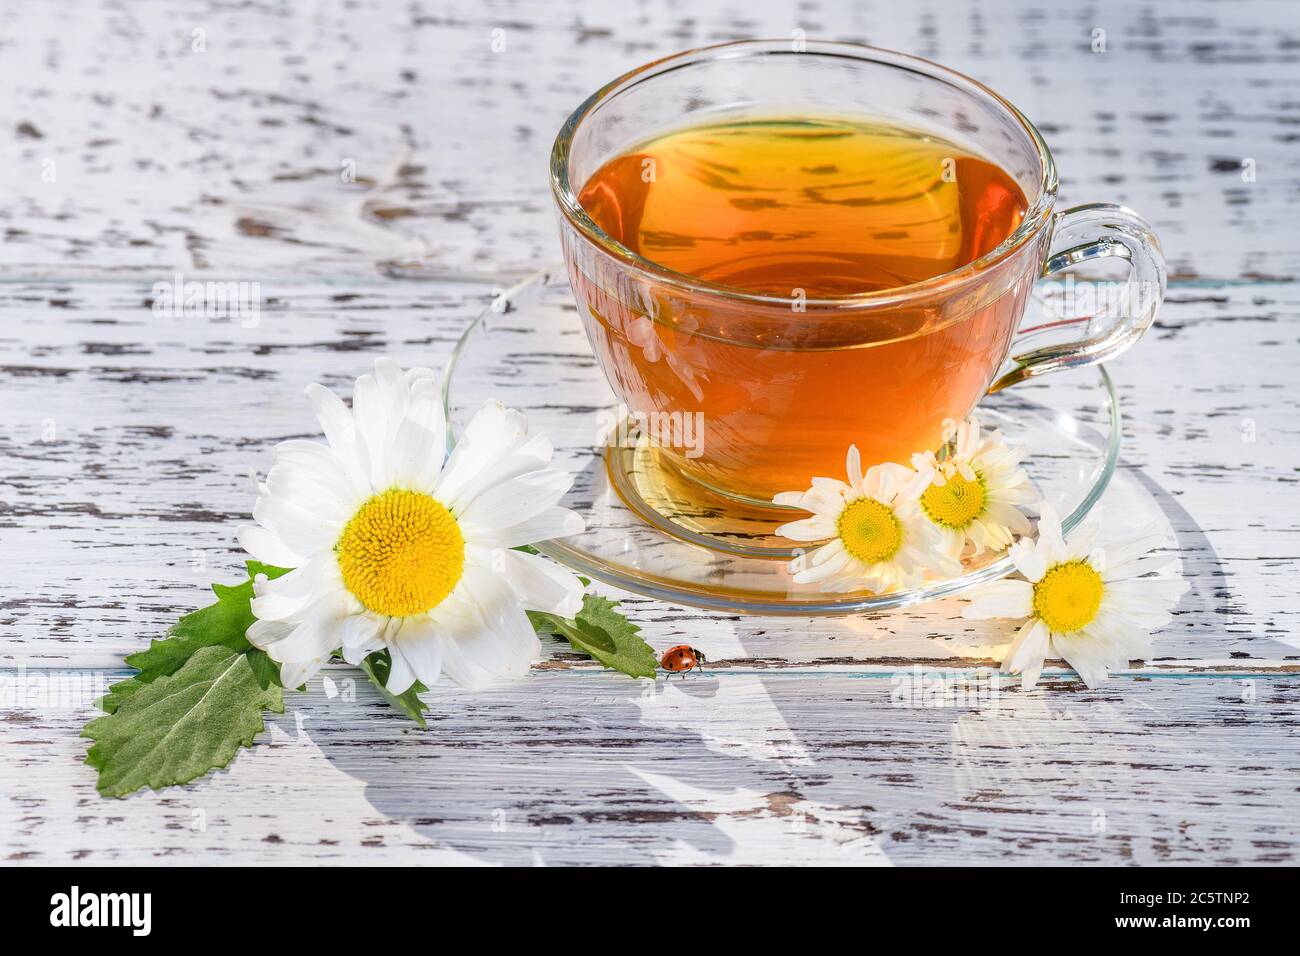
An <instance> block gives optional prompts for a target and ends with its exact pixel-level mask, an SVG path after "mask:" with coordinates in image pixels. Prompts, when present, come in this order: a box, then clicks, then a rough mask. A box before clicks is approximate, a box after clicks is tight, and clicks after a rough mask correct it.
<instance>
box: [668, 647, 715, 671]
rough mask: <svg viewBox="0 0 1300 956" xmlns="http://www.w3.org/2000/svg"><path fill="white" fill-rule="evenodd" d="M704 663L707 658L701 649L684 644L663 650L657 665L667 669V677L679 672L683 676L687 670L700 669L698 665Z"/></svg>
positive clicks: (706, 661)
mask: <svg viewBox="0 0 1300 956" xmlns="http://www.w3.org/2000/svg"><path fill="white" fill-rule="evenodd" d="M706 663H708V660H707V658H705V656H704V654H703V653H702V652H701V651H698V650H696V649H695V648H694V647H689V646H687V645H686V644H678V645H677V646H676V647H670V648H668V650H666V651H664V656H663V657H661V658H660V659H659V666H660V667H662V668H663V669H664V670H666V671H668V676H669V677H672V676H673V674H681V675H682V677H685V676H686V672H687V671H692V670H695V671H697V670H702V669H703V668H701V667H700V665H701V664H706Z"/></svg>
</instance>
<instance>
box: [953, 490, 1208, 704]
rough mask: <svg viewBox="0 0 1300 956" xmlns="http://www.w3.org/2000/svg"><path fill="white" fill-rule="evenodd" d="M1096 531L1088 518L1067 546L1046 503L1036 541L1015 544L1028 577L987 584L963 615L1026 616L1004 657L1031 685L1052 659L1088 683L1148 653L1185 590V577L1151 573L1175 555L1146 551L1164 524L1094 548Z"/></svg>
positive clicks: (1160, 537) (1015, 557)
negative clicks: (1065, 664)
mask: <svg viewBox="0 0 1300 956" xmlns="http://www.w3.org/2000/svg"><path fill="white" fill-rule="evenodd" d="M1095 536H1096V524H1095V522H1085V523H1084V524H1083V525H1081V526H1080V527H1079V528H1077V529H1075V532H1074V534H1073V535H1072V536H1071V540H1070V541H1069V543H1068V544H1067V543H1066V541H1065V539H1064V537H1063V535H1062V534H1061V522H1060V519H1059V518H1058V517H1057V514H1056V511H1055V509H1053V508H1052V507H1051V506H1049V505H1044V506H1043V513H1042V516H1041V517H1040V518H1039V520H1038V539H1037V540H1036V541H1030V540H1028V539H1025V538H1021V539H1020V540H1019V541H1017V542H1016V543H1015V544H1014V545H1012V546H1011V552H1010V555H1011V560H1012V561H1013V562H1015V565H1016V569H1017V570H1018V571H1019V572H1020V573H1021V574H1022V575H1024V578H1025V580H1023V581H1021V580H1012V579H1005V580H1002V581H994V582H993V583H992V584H987V585H985V586H984V587H983V588H981V589H980V590H979V592H977V594H976V595H975V598H974V601H973V602H972V603H971V604H969V605H967V606H966V608H965V609H964V610H963V612H962V614H963V616H964V617H967V618H969V619H971V620H985V619H988V618H1013V619H1019V618H1028V620H1026V621H1025V623H1024V624H1023V625H1022V626H1021V628H1020V630H1019V631H1017V633H1016V636H1015V639H1014V640H1013V641H1012V643H1011V648H1010V650H1008V651H1007V655H1006V657H1005V659H1004V660H1003V662H1002V670H1003V671H1005V672H1007V673H1010V674H1020V675H1021V684H1022V686H1024V687H1025V688H1029V687H1032V686H1033V685H1034V683H1035V682H1036V681H1037V680H1038V675H1039V673H1041V671H1042V669H1043V660H1044V658H1047V657H1059V658H1062V659H1064V660H1065V661H1066V662H1067V663H1069V665H1070V666H1071V667H1073V668H1074V670H1075V671H1076V672H1077V673H1078V674H1079V676H1080V677H1081V678H1083V681H1084V683H1085V684H1087V685H1088V686H1089V687H1096V686H1097V685H1098V684H1099V683H1101V682H1102V681H1103V680H1105V679H1106V677H1107V675H1108V672H1109V671H1110V670H1115V669H1119V668H1122V667H1126V666H1128V662H1129V661H1130V660H1134V659H1142V658H1147V657H1150V655H1151V632H1152V631H1155V630H1159V629H1160V628H1161V627H1164V625H1166V624H1168V623H1169V621H1170V618H1171V616H1172V615H1171V614H1170V609H1171V608H1172V607H1173V605H1174V603H1175V602H1176V601H1177V600H1178V598H1179V597H1181V596H1182V595H1183V594H1184V593H1185V592H1186V591H1187V582H1186V581H1185V580H1184V579H1183V578H1182V577H1181V576H1159V577H1148V576H1146V575H1148V574H1149V573H1150V572H1153V571H1158V570H1159V569H1160V568H1162V567H1164V566H1166V565H1167V564H1169V563H1171V562H1172V561H1174V560H1175V558H1176V555H1174V554H1162V555H1152V554H1149V553H1148V552H1150V551H1151V550H1152V549H1153V548H1155V547H1158V546H1159V545H1160V544H1162V543H1163V542H1164V540H1165V535H1164V532H1163V531H1162V530H1161V529H1160V527H1159V526H1158V525H1154V524H1153V525H1151V526H1150V527H1148V528H1145V529H1143V530H1142V531H1140V532H1138V533H1137V534H1136V535H1135V536H1133V537H1132V538H1130V539H1128V540H1126V541H1122V542H1119V543H1117V544H1114V545H1110V546H1108V547H1105V548H1096V549H1093V540H1094V538H1095Z"/></svg>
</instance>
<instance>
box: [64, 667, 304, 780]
mask: <svg viewBox="0 0 1300 956" xmlns="http://www.w3.org/2000/svg"><path fill="white" fill-rule="evenodd" d="M263 710H271V711H274V712H275V713H277V714H282V713H284V698H283V694H282V691H281V689H280V687H279V686H277V685H271V686H267V687H264V686H262V683H261V680H260V678H259V676H258V673H257V671H256V670H255V667H254V665H253V663H252V662H251V660H250V655H249V653H248V652H240V651H235V650H233V649H231V648H229V647H226V646H224V645H222V644H212V645H209V646H206V647H200V648H199V649H198V650H196V651H195V652H194V654H193V656H192V657H190V658H189V660H187V661H185V663H184V664H182V665H181V666H180V667H179V668H178V669H177V670H176V671H175V673H172V674H164V675H158V676H155V678H154V679H153V680H151V681H149V682H148V683H147V684H144V685H142V686H137V687H136V688H135V690H133V691H132V692H131V693H130V694H129V695H127V696H125V697H124V698H122V699H121V700H119V701H118V702H117V705H116V708H115V710H114V712H113V713H110V714H108V715H106V716H104V717H99V718H97V719H95V720H92V721H91V722H90V723H88V724H87V725H86V727H85V729H84V730H83V731H82V732H81V734H82V736H83V737H89V738H90V739H92V740H94V741H95V743H94V745H93V746H92V747H91V748H90V752H89V753H88V754H87V756H86V763H88V764H89V765H90V766H92V767H94V768H95V769H96V770H98V771H99V783H98V785H97V789H98V790H99V792H100V793H102V794H103V795H104V796H106V797H123V796H126V795H127V794H128V793H134V792H135V791H136V790H139V789H141V788H142V787H151V788H153V789H154V790H160V789H162V788H163V787H170V786H173V785H175V784H181V783H188V782H189V781H191V780H194V779H195V778H197V777H201V776H203V775H204V774H205V773H207V772H208V771H209V770H215V769H217V768H219V767H224V766H226V765H227V764H229V763H230V761H231V760H233V759H234V756H235V754H236V752H237V751H238V750H239V748H240V747H248V746H251V745H252V743H253V738H254V737H256V736H257V735H258V734H259V733H261V732H262V731H263V730H264V729H265V724H264V722H263V720H262V711H263Z"/></svg>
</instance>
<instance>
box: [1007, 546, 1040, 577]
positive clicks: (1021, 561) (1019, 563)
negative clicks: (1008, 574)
mask: <svg viewBox="0 0 1300 956" xmlns="http://www.w3.org/2000/svg"><path fill="white" fill-rule="evenodd" d="M1046 552H1047V549H1046V547H1039V545H1038V542H1036V541H1031V540H1030V539H1028V538H1021V539H1020V540H1019V541H1017V542H1016V543H1015V544H1013V545H1012V546H1011V547H1010V549H1008V551H1007V554H1008V555H1009V556H1010V557H1011V563H1012V564H1014V565H1015V566H1016V570H1017V571H1019V572H1020V573H1021V574H1023V575H1024V576H1025V577H1026V578H1028V579H1029V580H1030V581H1032V582H1034V583H1035V584H1037V583H1038V582H1039V581H1041V580H1042V579H1043V575H1044V574H1046V573H1047V553H1046Z"/></svg>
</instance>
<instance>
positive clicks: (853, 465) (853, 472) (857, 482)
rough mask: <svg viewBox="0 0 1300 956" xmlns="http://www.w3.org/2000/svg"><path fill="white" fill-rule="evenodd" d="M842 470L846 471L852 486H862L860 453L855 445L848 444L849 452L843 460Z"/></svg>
mask: <svg viewBox="0 0 1300 956" xmlns="http://www.w3.org/2000/svg"><path fill="white" fill-rule="evenodd" d="M844 470H845V471H846V472H848V476H849V484H850V485H852V486H853V487H854V488H860V487H862V454H861V453H860V452H859V451H858V446H857V445H850V446H849V453H848V456H847V457H846V459H845V462H844Z"/></svg>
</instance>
